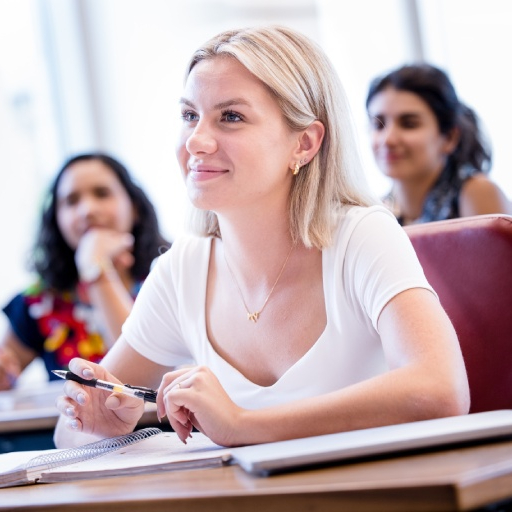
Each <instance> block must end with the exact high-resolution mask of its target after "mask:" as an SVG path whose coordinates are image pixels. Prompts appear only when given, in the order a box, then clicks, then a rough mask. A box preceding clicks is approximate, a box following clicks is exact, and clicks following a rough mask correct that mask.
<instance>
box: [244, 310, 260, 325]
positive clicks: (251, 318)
mask: <svg viewBox="0 0 512 512" xmlns="http://www.w3.org/2000/svg"><path fill="white" fill-rule="evenodd" d="M259 316H260V314H259V313H257V312H256V313H249V312H248V313H247V320H249V321H250V322H254V323H256V322H257V321H258V318H259Z"/></svg>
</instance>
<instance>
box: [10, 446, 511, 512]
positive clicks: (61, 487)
mask: <svg viewBox="0 0 512 512" xmlns="http://www.w3.org/2000/svg"><path fill="white" fill-rule="evenodd" d="M510 498H512V441H507V442H501V443H496V444H488V445H482V446H477V447H466V448H459V449H452V450H446V451H440V452H434V453H429V454H421V455H410V456H407V457H399V458H392V459H387V460H376V461H366V462H360V463H356V464H347V465H342V466H337V467H331V468H324V469H314V470H308V471H302V472H297V473H290V474H286V475H278V476H272V477H268V478H260V477H252V476H251V475H248V474H246V473H245V472H244V471H243V470H241V469H240V468H238V467H236V466H229V467H223V468H218V469H205V470H192V471H177V472H166V473H161V474H154V475H143V476H139V477H118V478H103V479H98V480H88V481H81V482H73V483H65V484H47V485H43V484H40V485H33V486H25V487H18V488H10V489H1V490H0V510H9V511H13V512H14V511H19V512H21V511H25V512H27V511H31V512H36V511H37V512H43V511H52V512H53V511H55V510H58V511H59V512H77V511H78V510H84V511H85V510H87V511H89V510H94V511H105V512H125V511H126V512H128V511H129V512H137V511H140V512H147V511H151V512H164V511H173V512H199V511H209V512H210V511H211V512H216V511H219V512H220V511H224V512H225V511H241V512H256V511H257V512H261V511H264V512H282V511H283V510H290V511H294V512H306V511H325V512H330V511H333V512H334V511H336V512H339V511H350V512H358V511H366V512H368V511H378V512H387V511H402V512H415V511H429V512H432V511H456V510H485V509H484V508H482V507H487V506H488V505H490V504H492V503H496V502H499V501H502V500H505V499H510ZM505 509H506V508H505ZM492 510H497V509H492ZM499 510H503V509H499ZM508 510H511V509H508Z"/></svg>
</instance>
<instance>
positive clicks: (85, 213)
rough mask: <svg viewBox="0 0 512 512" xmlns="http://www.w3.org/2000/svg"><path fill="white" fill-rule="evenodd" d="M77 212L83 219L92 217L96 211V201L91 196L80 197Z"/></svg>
mask: <svg viewBox="0 0 512 512" xmlns="http://www.w3.org/2000/svg"><path fill="white" fill-rule="evenodd" d="M78 211H79V213H80V216H81V217H83V218H85V219H87V218H91V217H94V216H95V215H96V213H97V211H98V201H97V200H96V198H94V197H93V196H92V195H87V196H82V197H81V198H80V204H79V208H78Z"/></svg>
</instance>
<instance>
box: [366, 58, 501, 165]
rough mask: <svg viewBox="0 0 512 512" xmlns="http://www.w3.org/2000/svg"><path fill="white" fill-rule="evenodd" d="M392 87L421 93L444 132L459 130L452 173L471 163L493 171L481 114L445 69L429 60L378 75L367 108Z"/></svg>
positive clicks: (452, 157)
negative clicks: (461, 95)
mask: <svg viewBox="0 0 512 512" xmlns="http://www.w3.org/2000/svg"><path fill="white" fill-rule="evenodd" d="M388 87H391V88H392V89H396V90H397V91H407V92H411V93H413V94H416V95H417V96H419V97H420V98H421V99H422V100H423V101H424V102H425V103H426V104H427V105H428V106H429V108H430V110H431V111H432V112H433V113H434V115H435V117H436V120H437V125H438V127H439V131H440V133H441V134H443V135H448V134H450V132H452V130H453V129H454V128H456V129H458V130H459V142H458V144H457V146H456V147H455V149H454V150H453V152H452V153H451V155H450V156H449V161H450V163H451V164H453V165H451V166H450V168H451V169H452V172H458V170H459V169H460V168H461V167H463V166H467V165H469V166H471V167H472V168H474V169H477V170H478V171H481V172H484V173H487V172H489V171H490V170H491V164H492V152H491V148H490V146H489V143H488V141H487V140H486V138H485V137H484V134H483V133H482V131H481V129H480V123H479V119H478V116H477V115H476V113H475V111H474V110H473V109H471V108H470V107H468V106H467V105H465V104H464V103H463V102H461V101H460V100H459V98H458V96H457V93H456V91H455V88H454V86H453V84H452V82H451V81H450V79H449V77H448V75H447V74H446V73H445V72H444V71H443V70H441V69H439V68H437V67H435V66H432V65H431V64H426V63H421V64H407V65H405V66H401V67H399V68H397V69H394V70H393V71H391V72H389V73H387V74H385V75H383V76H380V77H377V78H375V79H374V80H373V81H372V82H371V84H370V87H369V90H368V94H367V97H366V109H367V110H368V107H369V105H370V102H371V100H372V99H373V97H374V96H375V95H376V94H378V93H379V92H381V91H383V90H384V89H387V88H388Z"/></svg>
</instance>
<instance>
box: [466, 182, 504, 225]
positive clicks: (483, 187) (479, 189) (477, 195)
mask: <svg viewBox="0 0 512 512" xmlns="http://www.w3.org/2000/svg"><path fill="white" fill-rule="evenodd" d="M459 208H460V215H461V216H462V217H469V216H471V215H483V214H486V213H505V214H508V215H512V204H511V203H510V201H509V200H508V199H507V197H506V196H505V194H504V193H503V191H502V190H501V189H500V188H499V187H498V186H497V185H496V184H495V183H493V182H492V181H491V180H489V179H488V178H487V176H484V175H483V174H482V175H481V176H480V175H479V176H474V177H473V178H471V179H470V180H468V181H467V182H466V183H465V185H464V187H463V188H462V192H461V196H460V206H459Z"/></svg>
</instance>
